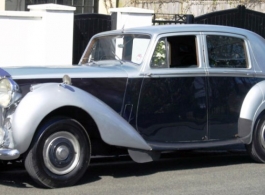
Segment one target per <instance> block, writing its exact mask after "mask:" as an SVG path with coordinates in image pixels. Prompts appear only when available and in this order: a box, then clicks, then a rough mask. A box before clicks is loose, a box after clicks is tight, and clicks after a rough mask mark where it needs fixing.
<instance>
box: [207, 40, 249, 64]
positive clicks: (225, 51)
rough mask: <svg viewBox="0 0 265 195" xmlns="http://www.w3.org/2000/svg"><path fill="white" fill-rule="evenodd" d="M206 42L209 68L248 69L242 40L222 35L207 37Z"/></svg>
mask: <svg viewBox="0 0 265 195" xmlns="http://www.w3.org/2000/svg"><path fill="white" fill-rule="evenodd" d="M206 42H207V49H208V58H209V59H208V60H209V66H210V67H213V68H248V60H247V54H246V47H245V41H244V39H241V38H237V37H230V36H223V35H207V36H206Z"/></svg>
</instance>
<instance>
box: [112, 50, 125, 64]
mask: <svg viewBox="0 0 265 195" xmlns="http://www.w3.org/2000/svg"><path fill="white" fill-rule="evenodd" d="M111 53H112V54H113V55H115V57H116V58H118V59H116V60H119V62H120V63H121V64H123V61H122V59H120V57H119V56H118V55H117V54H115V53H114V52H113V51H112V52H111Z"/></svg>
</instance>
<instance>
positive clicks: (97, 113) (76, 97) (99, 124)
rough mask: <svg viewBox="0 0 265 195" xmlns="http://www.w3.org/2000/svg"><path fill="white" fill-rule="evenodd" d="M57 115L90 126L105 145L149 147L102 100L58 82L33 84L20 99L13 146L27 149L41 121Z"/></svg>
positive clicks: (14, 115) (14, 123)
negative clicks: (86, 120)
mask: <svg viewBox="0 0 265 195" xmlns="http://www.w3.org/2000/svg"><path fill="white" fill-rule="evenodd" d="M35 100H38V101H35ZM71 109H73V110H71ZM79 111H80V112H81V113H82V114H84V115H85V116H86V117H88V118H89V121H90V123H89V124H85V122H84V121H85V119H87V118H84V117H81V116H80V115H79V114H77V112H79ZM57 114H58V115H61V114H63V116H66V117H74V118H75V119H78V120H77V121H79V122H80V123H81V124H82V125H83V126H84V127H85V128H86V129H87V127H89V125H92V126H93V130H92V134H93V135H92V138H99V135H100V138H101V139H102V140H103V141H104V142H105V143H106V144H109V145H115V146H121V147H130V148H138V149H144V150H150V149H151V148H150V146H149V145H148V144H147V143H146V142H145V141H144V139H143V138H142V137H141V136H140V135H139V133H138V132H137V131H136V130H135V129H134V128H133V127H132V126H131V125H130V124H129V123H128V122H127V121H126V120H125V119H124V118H122V117H121V116H120V115H119V114H118V113H117V112H116V111H114V110H113V109H112V108H110V107H109V106H108V105H106V104H105V103H104V102H102V101H100V100H99V99H98V98H96V97H94V96H93V95H91V94H89V93H87V92H85V91H83V90H81V89H79V88H77V87H74V86H69V85H61V84H58V83H47V84H41V85H39V86H36V87H35V89H33V90H32V91H31V92H29V93H28V94H27V95H26V96H25V97H24V98H23V99H22V100H21V102H20V103H19V105H18V107H17V109H16V111H15V113H14V114H13V116H12V130H13V139H14V147H15V148H17V149H18V150H19V151H20V153H24V152H26V151H27V149H28V148H29V146H30V143H31V141H32V138H33V135H34V134H35V132H36V130H37V128H38V127H39V125H40V124H41V122H43V121H44V120H45V119H47V118H48V117H54V116H55V115H57ZM92 121H93V122H92ZM90 133H91V132H90Z"/></svg>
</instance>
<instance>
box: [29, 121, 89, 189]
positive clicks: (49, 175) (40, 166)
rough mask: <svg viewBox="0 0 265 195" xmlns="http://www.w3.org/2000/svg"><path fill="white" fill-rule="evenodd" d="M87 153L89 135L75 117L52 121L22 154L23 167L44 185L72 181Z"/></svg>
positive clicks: (85, 163) (84, 163)
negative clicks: (73, 118)
mask: <svg viewBox="0 0 265 195" xmlns="http://www.w3.org/2000/svg"><path fill="white" fill-rule="evenodd" d="M90 154H91V145H90V139H89V136H88V135H87V134H86V132H85V130H84V128H83V127H82V126H81V125H80V124H79V123H78V122H77V121H75V120H72V119H58V120H52V121H50V122H48V123H46V124H45V125H44V126H42V128H41V130H40V131H39V132H38V135H37V136H36V138H35V141H34V142H33V144H32V146H31V148H30V150H29V151H28V153H27V155H26V157H25V162H24V163H25V168H26V170H27V171H28V173H29V175H30V176H31V177H32V178H33V179H34V180H35V181H36V182H37V183H39V184H41V185H42V186H45V187H48V188H57V187H66V186H71V185H73V184H75V183H76V182H77V181H78V180H79V179H80V178H81V177H82V176H83V174H84V173H85V171H86V169H87V167H88V165H89V161H90Z"/></svg>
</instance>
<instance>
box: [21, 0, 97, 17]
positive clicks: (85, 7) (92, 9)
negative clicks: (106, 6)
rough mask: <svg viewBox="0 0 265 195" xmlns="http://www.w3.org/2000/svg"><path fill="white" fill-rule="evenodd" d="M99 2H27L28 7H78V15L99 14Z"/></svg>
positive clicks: (31, 0)
mask: <svg viewBox="0 0 265 195" xmlns="http://www.w3.org/2000/svg"><path fill="white" fill-rule="evenodd" d="M97 2H98V1H97V0H26V8H27V6H28V5H34V4H46V3H55V4H61V5H68V6H74V7H76V11H75V13H76V14H79V13H97V12H98V10H97Z"/></svg>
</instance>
